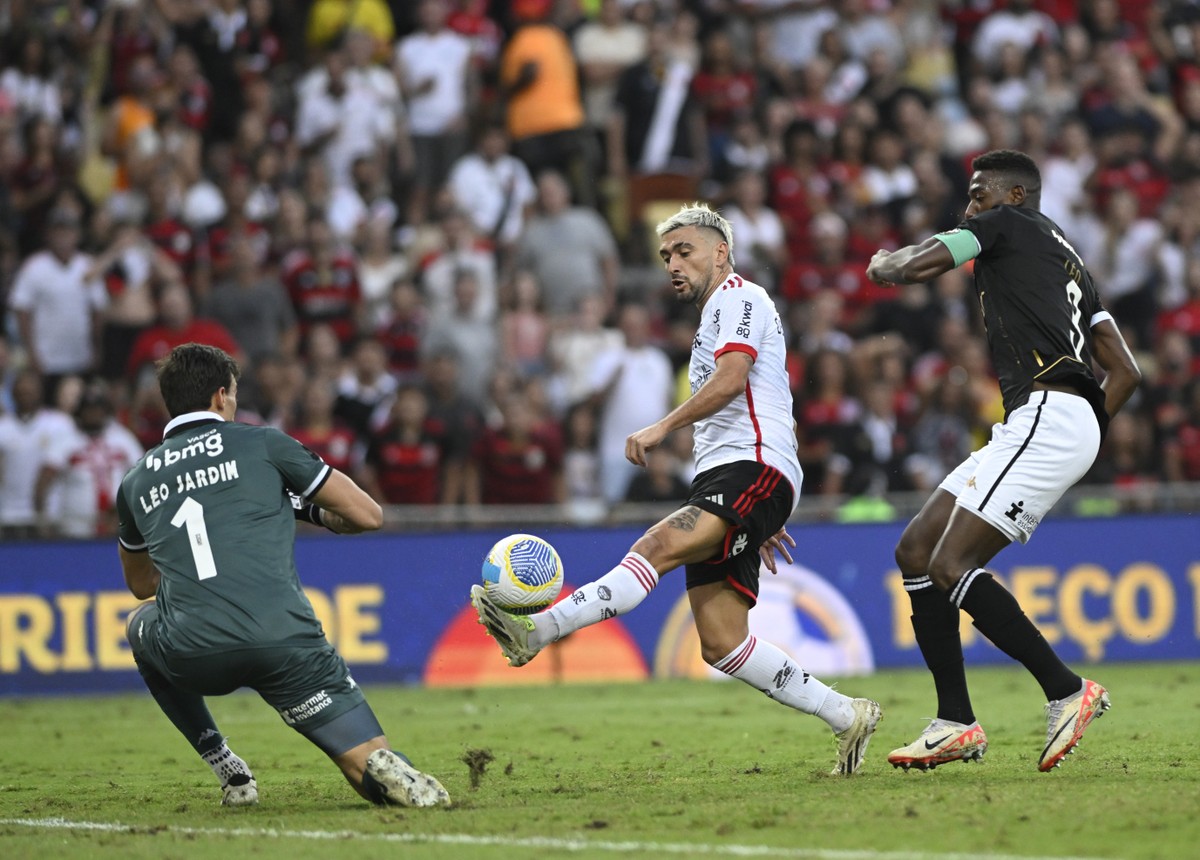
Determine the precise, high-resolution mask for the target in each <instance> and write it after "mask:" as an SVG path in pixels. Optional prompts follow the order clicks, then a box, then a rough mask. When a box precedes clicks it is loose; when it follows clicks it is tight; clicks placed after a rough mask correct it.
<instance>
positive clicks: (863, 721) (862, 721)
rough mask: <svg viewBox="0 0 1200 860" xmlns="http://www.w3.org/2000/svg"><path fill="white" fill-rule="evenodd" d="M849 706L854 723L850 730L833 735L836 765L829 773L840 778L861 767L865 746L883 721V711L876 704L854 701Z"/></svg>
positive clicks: (867, 700)
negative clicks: (836, 753) (836, 746)
mask: <svg viewBox="0 0 1200 860" xmlns="http://www.w3.org/2000/svg"><path fill="white" fill-rule="evenodd" d="M851 705H852V706H853V708H854V722H853V723H851V724H850V728H848V729H846V730H845V731H841V732H838V733H837V734H836V735H835V737H836V738H837V745H838V763H837V767H835V768H834V769H833V770H832V771H830V773H833V774H838V775H842V776H850V775H852V774H854V773H856V772H857V771H858V769H859V768H860V767H862V763H863V758H864V757H865V756H866V754H867V744H869V743H870V742H871V735H873V734H874V733H875V727H876V726H878V725H879V721H880V720H882V719H883V709H882V708H880V707H879V703H878V702H872V701H871V700H870V699H855V700H854V701H853V702H851Z"/></svg>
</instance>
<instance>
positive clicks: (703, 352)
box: [688, 274, 804, 509]
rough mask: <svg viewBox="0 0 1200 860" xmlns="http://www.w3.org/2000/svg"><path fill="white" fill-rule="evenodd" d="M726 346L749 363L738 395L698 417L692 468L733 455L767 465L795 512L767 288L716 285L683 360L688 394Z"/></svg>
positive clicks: (777, 326)
mask: <svg viewBox="0 0 1200 860" xmlns="http://www.w3.org/2000/svg"><path fill="white" fill-rule="evenodd" d="M730 351H737V352H744V353H746V354H747V355H748V356H750V357H751V358H753V359H754V365H753V366H752V367H751V368H750V377H749V379H747V381H746V390H745V391H744V392H743V393H742V394H739V395H738V396H737V397H735V398H734V399H733V401H732V402H731V403H730V404H729V405H728V406H726V407H725V408H724V409H722V410H720V411H719V412H717V413H716V414H715V415H711V416H709V417H708V418H704V419H701V420H700V421H697V422H696V426H695V438H696V444H695V454H696V470H697V471H699V472H703V471H704V470H706V469H711V468H712V467H714V466H720V465H723V464H725V463H734V462H737V461H739V460H753V461H756V462H759V463H766V464H767V465H768V466H773V467H775V468H776V469H778V470H779V471H780V472H782V473H783V476H784V477H785V478H787V479H788V481H790V482H791V484H792V490H793V493H792V506H793V509H795V505H796V503H797V502H798V501H799V497H800V483H801V481H802V480H803V477H804V473H803V472H802V471H801V469H800V461H799V460H798V459H796V424H795V421H794V419H793V418H792V391H791V388H789V387H788V375H787V362H786V356H787V350H786V347H785V344H784V338H783V324H782V323H781V322H780V320H779V312H778V311H777V310H775V303H774V302H773V301H772V300H771V297H770V296H769V295H767V291H766V290H764V289H763V288H762V287H760V286H759V285H758V284H752V283H750V282H749V281H746V280H743V279H742V278H741V277H740V276H739V275H736V274H734V275H730V276H729V278H728V279H727V280H726V281H725V283H723V284H721V286H719V287H717V289H716V290H715V291H714V292H713V294H712V295H711V296H710V297H709V299H708V302H707V303H706V304H705V305H704V310H703V311H701V313H700V327H699V328H698V329H697V330H696V336H695V338H693V339H692V358H691V362H690V363H689V365H688V381H689V383H690V384H691V388H692V394H695V393H696V392H697V391H698V390H699V389H700V386H701V385H703V384H704V383H705V382H707V381H708V378H709V377H710V376H712V374H713V372H714V371H715V370H716V369H717V359H718V358H720V357H721V356H722V355H724V354H725V353H727V352H730Z"/></svg>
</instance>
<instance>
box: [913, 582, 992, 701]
mask: <svg viewBox="0 0 1200 860" xmlns="http://www.w3.org/2000/svg"><path fill="white" fill-rule="evenodd" d="M904 589H905V591H907V592H908V599H909V600H910V601H911V602H912V608H913V614H912V626H913V633H914V634H915V635H916V638H917V646H918V647H919V648H920V649H921V656H922V657H924V658H925V665H926V666H928V667H929V672H930V674H932V675H933V686H934V689H935V690H936V691H937V700H938V709H937V716H938V719H939V720H950V721H951V722H955V723H963V724H964V725H970V724H971V723H973V722H975V712H974V711H973V710H972V709H971V696H970V694H969V693H968V692H967V674H966V670H965V668H964V667H963V651H962V639H961V638H960V637H959V635H958V623H959V613H958V607H957V606H955V605H954V604H953V603H951V602H950V599H949V598H948V597H947V596H946V595H945V594H944V593H942V592H941V591H939V590H938V589H937V588H935V587H934V585H933V582H932V581H931V580H930V579H929V577H928V576H922V577H917V578H914V579H905V580H904Z"/></svg>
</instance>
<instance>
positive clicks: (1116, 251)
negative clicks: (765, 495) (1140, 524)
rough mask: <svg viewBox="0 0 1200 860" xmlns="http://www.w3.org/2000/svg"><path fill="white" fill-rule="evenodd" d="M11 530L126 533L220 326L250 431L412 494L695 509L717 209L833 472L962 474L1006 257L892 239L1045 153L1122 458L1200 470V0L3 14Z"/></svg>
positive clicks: (158, 1)
mask: <svg viewBox="0 0 1200 860" xmlns="http://www.w3.org/2000/svg"><path fill="white" fill-rule="evenodd" d="M0 66H2V68H0V298H2V299H3V305H2V306H3V309H4V310H3V313H4V317H3V319H4V325H3V326H2V327H0V536H3V537H31V536H38V535H47V534H60V535H65V536H73V537H85V536H89V535H97V534H112V533H113V530H114V519H113V517H114V514H113V502H112V496H113V493H114V492H115V488H116V486H117V484H118V482H119V479H120V477H121V475H122V474H123V473H124V471H125V470H126V469H127V468H128V467H129V466H130V465H131V464H132V462H133V461H134V460H135V459H136V458H137V457H138V456H139V455H140V452H141V451H142V450H143V449H144V448H145V447H148V446H152V445H155V444H157V443H158V442H159V441H160V440H161V434H162V429H163V426H164V424H165V423H166V415H165V410H164V408H163V405H162V403H161V400H160V399H159V397H158V393H157V386H156V384H155V382H154V374H153V368H154V362H155V361H156V360H157V359H159V358H160V357H162V356H163V355H165V354H166V353H167V352H168V351H169V350H170V349H171V348H172V347H173V346H175V345H177V344H180V343H184V342H188V341H200V342H205V343H210V344H214V345H217V346H221V347H222V348H224V349H226V350H227V351H229V352H230V353H231V354H233V355H234V356H235V357H236V358H237V359H238V360H239V362H241V364H242V367H243V369H244V373H243V377H242V381H241V389H240V396H239V403H240V416H241V417H242V418H243V419H244V420H246V421H252V422H261V423H269V424H272V425H275V426H278V427H280V428H282V429H284V430H286V431H287V432H289V433H291V434H292V435H294V436H295V437H296V438H297V439H299V440H301V441H302V442H303V443H304V444H305V445H307V446H308V447H310V448H311V449H313V450H314V451H317V452H319V453H320V454H321V456H323V457H324V458H325V459H326V460H327V461H328V462H329V463H331V464H332V465H334V466H336V467H337V468H339V469H342V470H343V471H346V472H347V473H348V474H351V475H353V476H355V478H356V479H358V480H359V481H360V483H362V485H363V486H364V487H365V488H366V489H367V490H368V491H369V492H370V493H371V494H372V495H373V496H374V497H375V498H376V499H377V500H378V501H380V502H382V503H385V504H397V505H402V504H448V505H458V504H474V503H483V504H514V503H522V504H524V503H553V502H567V503H570V504H576V505H583V506H588V505H594V506H598V507H600V508H604V507H606V506H609V505H612V504H615V503H618V502H621V501H627V500H632V501H656V500H677V499H679V498H680V497H681V494H682V493H683V492H684V490H685V487H686V481H687V480H688V479H689V478H690V474H689V473H688V469H689V463H690V457H691V455H690V447H691V440H690V438H687V437H686V435H684V434H679V437H678V438H676V439H674V440H672V444H671V445H669V446H665V447H664V449H663V450H659V451H655V452H654V453H653V456H652V458H651V461H650V463H649V467H648V468H647V469H645V470H640V469H634V468H633V467H630V466H629V465H628V464H627V463H626V462H625V460H624V439H625V436H626V435H627V434H629V433H630V432H632V431H633V430H636V429H638V428H640V427H642V426H645V425H646V424H648V423H650V422H652V421H654V420H656V419H657V418H659V417H661V416H662V415H663V414H664V413H665V412H666V411H667V410H668V409H669V408H670V406H671V405H672V404H673V403H674V402H676V401H677V400H678V398H680V397H683V396H686V393H687V383H686V374H685V372H683V371H684V370H685V368H686V362H687V358H688V353H689V349H690V346H691V339H692V336H693V334H694V330H695V315H694V311H693V310H692V309H691V308H690V307H680V306H678V305H677V304H676V303H675V302H674V300H673V298H672V296H671V293H670V289H669V284H668V283H667V280H666V278H665V277H664V276H663V275H662V272H661V268H660V267H659V268H656V265H657V253H656V250H655V249H656V238H655V237H654V233H653V227H654V225H655V223H656V221H657V220H658V219H660V218H661V217H662V216H663V214H664V213H666V214H669V213H670V212H672V211H674V209H675V208H677V206H678V205H679V203H680V202H681V201H690V200H693V199H704V200H709V201H712V202H713V203H715V204H717V205H719V206H720V207H721V208H722V211H723V212H724V213H725V214H726V215H727V216H728V217H729V219H730V221H731V222H732V223H733V225H734V230H735V233H734V238H735V249H734V251H735V257H736V260H737V270H738V272H739V273H740V274H741V275H742V276H744V277H746V278H748V279H750V280H753V281H755V282H757V283H759V284H762V285H763V286H764V287H766V288H767V289H768V291H770V292H771V293H772V294H773V295H774V296H775V300H776V303H777V306H778V307H779V309H780V312H781V314H782V316H783V318H784V321H785V325H786V327H787V333H788V338H789V343H790V347H791V350H790V363H789V370H790V373H791V375H792V381H793V390H794V396H795V404H796V407H795V412H796V419H797V433H798V438H799V450H800V457H801V462H802V464H803V466H804V470H805V486H804V493H805V494H806V495H811V494H833V495H838V496H843V495H844V496H849V497H856V496H865V497H869V496H873V495H877V494H879V493H883V492H890V491H902V490H908V489H916V490H928V489H930V488H932V487H933V486H936V484H937V483H938V481H939V480H940V479H941V478H942V477H943V476H944V475H945V474H946V473H947V472H948V471H949V470H950V469H951V468H953V466H955V465H957V464H958V463H959V462H960V461H961V460H962V458H963V457H964V456H965V455H966V454H967V453H968V452H969V451H970V450H972V449H974V448H975V447H978V445H979V444H981V442H982V441H983V440H984V439H986V437H987V434H988V433H989V431H990V427H991V425H992V424H993V423H995V422H997V421H1000V420H1002V418H1003V413H1002V407H1001V405H1000V395H999V391H998V389H997V385H996V382H995V380H994V378H993V377H992V375H991V371H990V368H989V365H988V358H987V349H986V345H985V341H984V333H983V330H982V323H981V319H980V314H979V312H978V308H977V303H976V301H975V299H974V295H973V291H972V289H971V285H970V282H969V278H970V274H969V272H967V271H963V270H958V271H954V272H950V273H948V274H946V275H945V276H943V277H941V278H939V279H938V280H937V281H936V282H935V283H932V284H928V285H912V286H906V287H900V288H896V289H885V288H881V287H879V286H877V285H874V284H872V283H870V282H869V281H867V279H866V277H865V268H866V263H867V260H868V259H869V258H870V256H871V254H873V253H874V251H875V250H877V249H878V248H895V247H899V246H900V245H902V244H907V243H909V242H912V241H914V240H919V239H920V238H923V237H924V236H926V235H928V234H929V233H930V232H931V231H933V230H944V229H950V228H952V227H954V226H955V225H956V224H957V223H958V221H959V220H960V218H961V213H962V211H963V209H964V208H965V204H966V184H967V179H968V177H969V175H970V163H971V159H972V158H973V157H974V156H975V155H977V154H979V153H981V152H984V151H987V150H990V149H995V148H1006V147H1007V148H1019V149H1022V150H1024V151H1026V152H1028V153H1030V154H1031V155H1032V156H1033V157H1034V158H1035V159H1036V160H1037V161H1038V163H1039V164H1040V165H1041V167H1042V170H1043V184H1044V193H1043V195H1042V199H1043V201H1044V203H1043V208H1044V210H1045V211H1046V213H1047V214H1048V215H1050V216H1051V217H1052V218H1053V219H1054V220H1055V221H1057V223H1058V224H1059V225H1060V226H1061V227H1062V229H1063V233H1064V235H1065V236H1066V237H1067V239H1068V240H1069V241H1070V242H1071V243H1072V244H1073V245H1074V246H1075V247H1076V248H1077V249H1078V250H1079V252H1080V254H1081V255H1082V257H1083V259H1084V260H1085V261H1086V262H1087V264H1088V266H1089V268H1090V270H1091V272H1092V274H1093V276H1094V278H1095V280H1096V282H1097V285H1098V286H1099V289H1100V291H1101V294H1102V296H1103V298H1104V300H1105V303H1106V305H1107V306H1108V308H1109V309H1110V310H1112V311H1113V313H1114V314H1115V316H1116V317H1117V319H1118V320H1119V322H1120V324H1121V326H1122V329H1123V331H1124V332H1125V334H1126V337H1127V339H1128V340H1129V341H1130V345H1131V347H1133V348H1134V349H1135V351H1136V353H1137V355H1138V360H1139V363H1140V365H1141V367H1142V368H1143V371H1144V372H1145V377H1146V381H1145V382H1144V384H1143V387H1142V390H1141V391H1140V392H1139V393H1138V395H1136V397H1135V399H1134V400H1133V401H1132V402H1131V403H1130V405H1129V406H1128V407H1127V408H1126V410H1125V411H1124V412H1122V413H1121V414H1120V415H1118V416H1117V418H1116V419H1115V420H1114V421H1113V422H1112V426H1111V429H1110V431H1109V434H1108V439H1107V442H1106V444H1105V446H1104V448H1103V450H1102V452H1101V456H1100V458H1099V460H1098V461H1097V463H1096V465H1095V467H1094V468H1093V470H1092V473H1091V476H1090V480H1092V481H1094V482H1099V483H1106V484H1116V485H1120V486H1129V487H1141V488H1147V489H1148V490H1149V491H1150V492H1153V488H1154V487H1157V486H1161V485H1163V484H1165V483H1169V482H1183V481H1200V375H1198V374H1197V373H1196V371H1197V370H1198V369H1200V3H1196V2H1194V0H1155V2H1146V0H1080V2H1072V0H1007V2H1004V0H959V1H958V2H941V3H939V2H935V0H835V2H826V0H807V2H806V0H557V2H552V0H512V2H507V3H502V2H496V0H492V2H489V0H415V2H404V0H394V2H384V0H313V2H297V3H280V2H278V1H277V0H0Z"/></svg>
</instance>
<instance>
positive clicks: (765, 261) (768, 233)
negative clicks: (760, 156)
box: [725, 170, 787, 293]
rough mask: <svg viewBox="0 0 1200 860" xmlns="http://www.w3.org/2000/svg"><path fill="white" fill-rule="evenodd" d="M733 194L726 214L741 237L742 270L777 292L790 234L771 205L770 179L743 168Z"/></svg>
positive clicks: (750, 279)
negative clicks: (768, 193)
mask: <svg viewBox="0 0 1200 860" xmlns="http://www.w3.org/2000/svg"><path fill="white" fill-rule="evenodd" d="M732 193H733V202H732V204H730V205H729V206H728V207H726V209H725V217H726V219H727V220H728V221H729V223H730V224H731V225H733V230H734V235H736V236H737V237H738V272H739V273H740V274H742V275H743V277H745V278H746V280H748V281H753V282H754V283H756V284H758V285H759V286H760V287H762V288H763V289H765V290H766V291H767V292H769V293H774V292H775V291H776V290H777V288H778V286H779V279H780V277H781V275H782V274H783V269H784V267H785V266H786V265H787V235H786V233H785V231H784V228H783V221H782V220H780V218H779V215H778V214H777V213H776V212H775V210H774V209H772V208H770V207H769V206H767V183H766V180H765V179H764V178H763V175H762V173H760V172H759V171H757V170H743V171H741V172H740V173H738V175H737V176H736V177H735V178H734V181H733V189H732ZM747 248H748V249H749V251H748V252H747V251H746V249H747Z"/></svg>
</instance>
